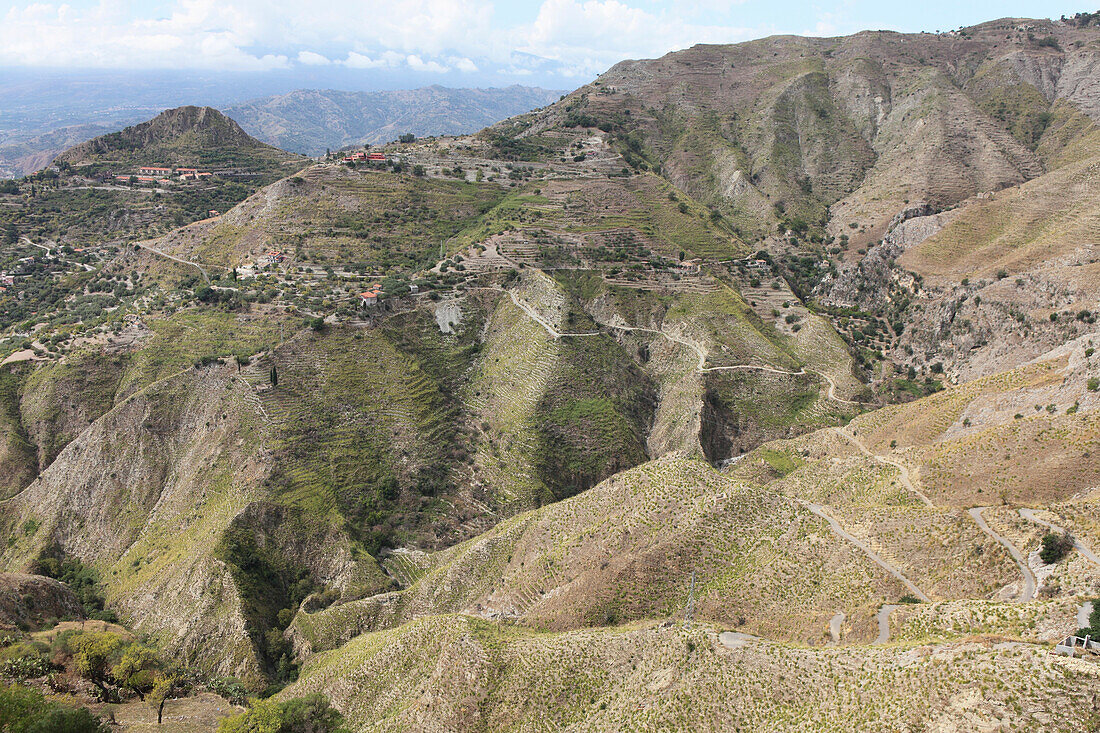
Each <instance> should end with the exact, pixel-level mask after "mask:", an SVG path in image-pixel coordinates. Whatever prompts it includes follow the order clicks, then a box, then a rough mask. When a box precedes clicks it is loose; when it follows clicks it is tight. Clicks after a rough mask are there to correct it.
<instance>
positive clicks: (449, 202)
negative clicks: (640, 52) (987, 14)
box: [0, 15, 1100, 731]
mask: <svg viewBox="0 0 1100 733" xmlns="http://www.w3.org/2000/svg"><path fill="white" fill-rule="evenodd" d="M1095 20H1096V19H1095V18H1094V17H1093V16H1091V15H1087V16H1077V17H1075V18H1071V19H1065V20H1059V21H1050V20H1030V19H1001V20H996V21H992V22H989V23H984V24H981V25H978V26H974V27H969V28H962V29H960V30H958V31H953V32H950V33H942V34H901V33H893V32H864V33H859V34H855V35H853V36H847V37H841V38H801V37H793V36H780V37H771V38H766V39H761V40H758V41H752V42H748V43H742V44H735V45H699V46H694V47H692V48H690V49H687V50H683V51H677V52H674V53H670V54H668V55H666V56H664V57H661V58H659V59H649V60H631V61H623V62H621V63H619V64H617V65H615V66H614V67H613V68H611V69H610V70H608V71H607V72H606V73H604V74H602V75H600V77H599V78H598V79H596V80H594V81H593V82H592V83H590V84H586V85H584V86H582V87H580V88H579V89H576V90H574V91H572V92H570V93H568V94H565V95H564V96H562V97H561V98H560V99H557V96H558V95H556V93H548V92H542V91H537V92H531V91H530V90H512V91H511V92H509V93H508V94H505V95H502V96H504V97H509V98H510V99H511V100H512V101H515V102H516V103H517V104H518V105H519V106H522V107H525V108H534V109H533V111H526V112H523V113H521V114H516V115H513V116H511V117H509V118H507V119H504V120H503V121H499V122H492V123H491V124H489V125H488V126H487V127H485V128H484V129H482V130H480V131H478V132H473V133H470V134H460V135H450V136H447V135H441V134H438V133H433V132H432V130H433V129H440V130H441V129H443V128H432V127H431V125H435V124H442V122H441V120H442V119H448V118H452V117H453V118H454V119H457V118H459V117H461V118H463V119H471V118H472V116H476V115H479V114H483V113H485V114H486V116H487V117H491V115H489V114H488V113H487V112H486V110H487V109H489V108H490V102H489V101H488V100H487V99H478V101H477V102H476V103H471V102H469V100H468V99H467V100H466V101H465V102H460V101H455V99H454V98H453V97H451V96H450V95H449V93H447V92H445V91H444V90H439V89H429V90H420V91H419V92H418V93H417V95H414V101H413V102H411V104H412V106H411V107H410V108H409V109H416V108H423V107H425V106H432V107H436V108H438V111H433V113H432V115H430V116H429V118H428V119H425V120H423V121H421V122H417V123H415V124H414V122H413V119H414V118H413V117H412V116H408V117H406V116H401V117H399V118H396V119H400V120H402V121H399V122H392V123H387V124H389V126H388V127H386V125H383V124H382V122H381V119H380V118H379V119H377V120H376V119H375V118H374V117H372V116H371V115H368V114H365V113H364V112H363V111H362V110H363V109H364V106H363V104H362V97H358V96H350V95H342V94H336V93H327V92H326V93H318V92H303V93H294V94H291V95H287V96H285V97H277V98H274V99H271V100H267V101H262V102H257V103H250V104H248V105H243V106H241V107H237V108H233V109H231V110H230V111H229V113H228V115H223V114H222V113H220V112H218V111H216V110H213V109H210V108H197V107H191V108H180V109H177V110H169V111H167V112H165V113H163V114H162V115H160V116H158V117H156V118H155V119H154V120H152V121H150V122H147V123H143V124H141V125H136V126H134V127H132V128H126V129H125V130H123V131H121V132H119V133H114V134H111V135H107V136H104V137H100V138H97V139H95V140H92V141H90V142H87V143H84V144H81V145H78V146H75V147H74V148H72V149H70V150H69V151H68V152H65V153H63V154H61V155H60V156H59V157H58V158H57V163H58V165H57V166H56V167H57V168H58V169H59V170H58V172H57V173H52V172H50V173H47V172H43V173H41V174H38V175H36V176H33V177H30V178H28V179H25V180H23V181H21V182H19V183H16V184H13V185H12V186H9V187H7V188H5V189H4V191H3V192H2V193H0V203H2V204H4V207H3V208H0V217H3V218H2V219H0V225H2V227H3V228H4V230H5V231H7V232H10V234H9V236H8V243H7V244H6V245H5V248H4V249H3V250H0V254H2V257H0V269H3V271H4V273H5V275H8V274H10V275H11V282H10V284H9V285H7V286H5V287H6V288H7V289H6V290H5V291H4V292H3V293H0V328H2V329H3V330H2V331H0V334H2V336H3V338H2V339H0V355H2V356H3V357H4V360H3V364H2V365H0V479H3V480H2V482H0V487H2V495H3V496H4V497H5V498H4V499H3V500H2V502H0V506H2V507H3V510H4V511H3V512H0V538H6V541H4V542H0V569H2V570H4V571H7V572H6V573H4V574H0V591H5V592H6V595H2V594H0V597H2V598H10V599H11V601H10V602H8V603H7V605H0V614H3V615H0V621H2V622H4V623H6V624H7V625H8V626H9V627H10V628H11V629H13V631H12V634H13V636H12V637H11V639H7V640H6V641H4V644H6V646H0V655H6V656H4V657H3V659H9V658H10V659H15V658H18V659H23V656H18V655H25V656H27V657H34V655H35V654H39V655H40V656H42V655H44V656H42V658H43V659H44V661H43V662H42V664H46V663H47V662H49V658H48V654H47V652H43V651H41V650H39V651H38V652H35V651H34V648H33V641H34V640H35V639H36V638H38V639H41V638H42V637H41V636H39V637H34V636H32V634H44V633H49V630H50V629H54V631H59V630H60V629H61V628H62V627H61V626H56V625H55V624H56V623H57V622H58V621H61V622H63V621H64V619H66V618H72V617H79V616H85V617H100V618H105V617H109V618H110V619H113V620H114V621H117V622H118V623H119V627H118V629H116V630H114V631H112V632H110V633H115V634H117V635H119V638H123V637H125V635H127V634H129V635H131V636H132V637H133V638H137V637H138V636H140V638H142V639H144V640H147V642H148V643H149V644H150V645H151V648H155V649H156V650H157V653H159V654H161V655H163V656H164V657H166V658H170V659H172V660H175V662H176V663H177V664H179V665H182V666H185V667H186V668H187V670H188V672H187V674H189V675H191V677H189V679H194V680H197V682H196V683H195V685H196V686H197V687H201V688H203V690H204V691H203V692H202V694H199V693H194V692H192V693H187V694H185V693H184V692H180V697H181V701H178V702H179V704H180V705H185V704H186V705H190V706H192V707H190V708H187V709H188V710H201V711H202V714H210V715H212V716H213V715H215V708H217V710H219V711H220V710H222V708H220V707H217V706H219V705H222V704H223V703H222V702H219V701H221V700H222V698H221V697H212V696H214V695H215V693H216V694H217V695H222V694H223V693H225V691H226V689H228V688H227V687H226V684H225V678H228V677H231V678H233V679H234V680H235V681H236V682H234V684H239V685H240V686H241V687H240V689H247V690H248V691H249V692H251V694H254V695H257V694H260V695H265V696H268V697H269V699H268V700H267V701H266V702H254V703H252V707H251V708H250V709H244V708H241V709H239V710H237V711H235V712H237V713H239V715H240V716H242V717H240V718H238V719H237V723H233V724H234V725H238V724H239V725H241V726H244V725H246V724H254V725H258V724H259V720H260V715H261V713H262V711H265V710H266V711H268V713H265V714H274V713H271V710H273V709H274V708H270V707H265V706H278V705H286V706H294V705H303V704H305V703H303V702H302V701H306V700H316V699H317V698H312V697H310V696H311V695H314V694H318V693H319V694H322V695H324V699H325V700H327V701H328V702H330V703H331V705H332V706H333V708H334V709H335V710H337V711H339V713H340V715H341V716H342V717H343V719H344V724H345V725H346V726H347V727H348V728H349V729H351V730H357V731H360V730H361V731H368V730H446V731H467V730H470V731H472V730H493V731H497V730H500V731H504V730H536V729H538V730H543V729H546V730H853V729H857V730H904V731H919V730H935V731H954V730H999V729H1036V730H1038V729H1042V730H1059V731H1062V730H1065V731H1077V730H1093V729H1095V728H1096V726H1097V725H1098V724H1100V718H1098V717H1097V712H1096V709H1095V706H1094V705H1093V704H1092V700H1093V696H1094V694H1095V689H1096V683H1097V679H1098V677H1100V666H1098V665H1097V660H1096V658H1095V654H1094V653H1093V652H1092V651H1090V648H1089V647H1088V644H1087V642H1085V641H1084V637H1086V636H1088V637H1090V638H1091V637H1093V636H1095V635H1096V634H1097V633H1098V632H1100V608H1098V607H1097V605H1096V604H1095V601H1096V599H1097V597H1098V595H1100V558H1098V556H1097V554H1096V551H1097V550H1098V549H1100V445H1098V441H1100V356H1098V355H1097V354H1096V348H1097V342H1100V332H1098V330H1097V326H1096V320H1097V318H1096V316H1097V312H1098V311H1100V297H1098V293H1100V252H1098V251H1097V246H1096V244H1095V243H1094V239H1095V237H1094V234H1093V232H1094V230H1095V223H1096V211H1097V207H1098V205H1100V202H1098V201H1096V198H1097V195H1098V194H1097V187H1096V185H1095V179H1096V174H1097V171H1098V170H1100V127H1098V125H1100V101H1098V100H1100V86H1098V83H1100V75H1098V73H1097V69H1098V68H1100V28H1098V27H1097V26H1096V24H1095ZM504 91H508V90H504ZM539 95H542V96H539ZM547 95H552V96H553V97H554V99H549V98H548V97H547ZM539 99H542V100H543V101H542V102H541V103H539ZM518 100H522V103H520V101H518ZM555 100H556V101H555ZM500 102H501V99H499V98H498V99H496V101H495V102H493V104H497V103H500ZM405 103H406V101H405V100H403V101H402V102H401V104H402V105H404V104H405ZM493 109H498V108H496V107H493ZM405 114H406V113H405V112H401V115H405ZM409 114H411V112H410V113H409ZM467 115H469V116H470V117H467ZM237 118H240V119H239V120H238V121H239V122H241V124H240V126H238V125H237V123H236V122H234V121H233V120H234V119H237ZM285 120H295V122H294V123H293V127H295V129H299V130H306V129H308V130H312V132H309V133H299V134H298V136H296V137H295V136H292V134H291V133H290V132H289V131H288V130H289V128H290V127H291V125H289V124H288V123H286V122H285ZM416 124H422V125H424V127H417V126H416ZM253 126H255V127H253ZM258 128H259V129H264V130H266V132H265V133H264V135H263V136H261V139H265V140H267V139H281V140H282V141H283V144H284V145H286V146H288V147H299V148H300V149H302V150H306V149H309V150H312V151H314V152H316V151H317V150H318V149H319V148H320V146H322V145H323V146H324V147H331V146H341V145H345V144H347V145H358V144H360V143H363V142H364V141H366V142H370V139H369V135H372V134H375V135H377V137H376V138H374V141H375V143H379V144H375V143H372V148H371V152H372V153H375V155H374V157H373V158H371V157H368V156H366V155H359V156H357V157H356V156H352V155H335V156H328V155H326V156H324V157H323V159H321V160H318V161H306V160H304V159H302V158H301V157H300V156H296V155H292V154H290V153H283V152H281V151H279V150H277V149H276V148H273V147H270V146H269V145H267V144H265V143H261V142H258V141H257V140H256V139H254V138H253V137H252V136H251V135H249V134H248V132H246V131H254V130H255V129H258ZM368 128H369V129H371V130H378V129H381V128H385V130H386V132H378V133H373V132H368V131H367V130H368ZM418 130H422V131H423V132H418ZM322 131H324V132H322ZM328 131H336V132H337V133H338V135H339V142H335V143H328V142H318V141H324V140H328V139H333V140H336V139H337V138H336V137H333V138H325V137H323V136H324V135H328V134H329V132H328ZM405 131H409V132H412V133H413V134H414V135H415V136H416V137H417V138H421V136H429V135H434V136H431V137H423V139H414V140H409V139H407V138H406V139H405V140H404V141H393V138H394V137H396V135H394V134H391V133H397V132H405ZM279 136H283V137H281V138H280V137H279ZM387 140H390V141H391V142H388V143H387V142H386V141H387ZM307 146H316V147H313V148H308V147H307ZM242 156H248V157H247V158H243V157H242ZM229 159H234V160H238V161H242V160H243V161H244V162H241V163H239V164H235V165H234V166H233V167H234V168H241V169H248V168H256V169H257V170H260V169H262V170H263V172H264V174H265V175H267V176H270V178H264V179H263V180H259V181H257V182H256V184H255V185H253V186H248V187H247V190H244V189H243V188H242V189H241V190H240V191H238V193H239V194H240V197H239V201H237V202H235V204H234V205H232V206H231V207H230V206H226V207H224V208H222V209H218V210H215V211H209V212H207V211H205V210H206V209H209V208H212V207H210V206H206V205H203V206H202V207H201V208H202V211H201V212H199V213H201V216H193V217H188V221H186V222H179V221H176V220H172V221H170V222H169V221H166V220H165V219H164V218H163V214H164V212H163V211H161V210H160V209H159V208H158V207H162V206H167V205H168V203H166V202H165V198H166V197H167V198H168V202H172V201H176V202H186V201H191V197H193V196H195V195H196V191H198V190H199V189H198V188H197V186H198V183H197V182H195V186H196V187H195V188H188V187H189V186H192V182H186V181H184V182H179V184H178V186H177V185H176V184H175V183H173V184H172V185H171V186H168V185H167V184H166V186H165V188H164V191H163V192H161V191H156V190H155V189H154V188H152V186H153V185H154V184H148V186H146V188H144V189H143V188H142V187H141V186H140V185H137V184H131V185H129V186H118V185H116V186H115V187H116V188H120V189H124V190H121V191H113V190H112V191H111V192H110V195H111V196H116V197H117V199H115V201H116V202H117V203H115V204H113V206H112V207H109V208H111V210H112V211H113V210H118V211H138V210H140V211H143V212H145V214H144V215H145V216H147V217H148V219H147V221H146V222H145V223H144V224H143V226H144V228H143V229H140V230H139V229H138V228H137V227H136V226H134V228H130V229H125V228H122V224H121V223H120V217H114V216H110V215H109V212H104V211H103V208H104V207H103V203H102V202H101V201H99V200H98V199H97V197H98V196H101V195H104V196H105V195H108V194H107V193H101V189H102V186H100V183H97V180H96V179H95V177H94V176H93V175H92V173H93V172H94V171H97V170H100V171H108V169H111V172H113V167H116V166H120V165H127V166H130V167H133V166H135V165H141V164H151V162H153V161H164V162H167V163H170V164H172V165H175V166H180V165H187V164H191V163H193V162H196V161H201V162H202V163H203V164H211V163H212V162H213V161H223V160H229ZM212 185H213V184H212ZM218 185H222V186H225V185H229V182H228V181H226V182H223V183H221V184H218ZM97 186H98V187H97ZM154 194H155V196H156V197H155V198H154ZM56 197H64V198H63V199H62V200H63V201H64V205H59V204H58V203H57V202H58V200H59V199H58V198H56ZM172 197H175V198H172ZM180 205H182V204H180ZM139 206H140V208H139ZM127 207H129V208H127ZM158 211H161V214H158V213H157V212H158ZM198 211H199V210H198V209H196V212H198ZM207 214H209V215H207ZM173 215H174V214H173ZM158 216H161V217H162V218H160V219H158V218H157V217H158ZM135 217H136V215H135ZM128 221H130V224H127V226H131V225H133V221H134V220H133V219H129V220H128ZM177 224H182V225H177ZM139 232H140V233H139ZM43 250H45V253H44V252H43ZM47 576H48V577H47ZM51 578H53V580H51ZM58 579H60V580H62V581H64V583H63V584H62V583H57V582H56V580H58ZM77 592H79V594H80V595H77ZM70 633H73V632H70ZM104 633H107V632H104ZM1078 636H1079V637H1080V640H1078V641H1075V639H1077V637H1078ZM126 638H130V637H126ZM5 639H6V637H5ZM119 643H120V644H121V643H122V642H119ZM1067 645H1068V646H1067ZM28 649H29V651H28ZM12 650H14V651H12ZM1056 650H1057V651H1059V652H1062V653H1055V651H1056ZM1067 651H1070V652H1072V653H1071V654H1068V655H1067V654H1065V652H1067ZM149 654H150V655H153V652H152V651H151V652H149ZM55 657H56V659H58V660H61V661H59V662H58V664H60V665H61V667H63V669H64V670H65V674H72V675H78V676H79V667H77V666H72V665H70V666H65V665H64V664H62V662H64V654H55ZM34 658H37V657H34ZM0 661H2V660H0ZM150 664H152V663H150ZM12 668H14V667H12ZM24 668H26V669H29V670H31V671H30V672H27V674H26V675H25V676H26V678H27V679H28V680H30V682H29V683H28V684H38V683H36V682H34V680H41V679H46V678H45V676H44V674H43V675H39V676H33V675H32V674H31V672H34V673H35V674H37V672H38V671H41V669H42V667H41V666H35V665H33V664H31V663H30V662H27V663H24V664H23V665H22V666H19V669H24ZM157 669H158V670H159V669H160V668H159V667H158V668H157ZM181 674H182V673H181ZM104 679H105V680H106V681H105V682H104V681H102V680H101V684H103V685H105V686H107V685H111V686H112V687H111V689H112V690H114V691H115V692H116V693H117V695H118V696H119V698H120V702H121V705H120V710H122V711H128V710H133V709H136V706H139V705H140V704H141V703H140V701H138V700H137V699H136V696H135V694H131V693H129V692H126V690H127V689H128V688H126V686H125V684H124V682H123V680H122V677H121V673H116V674H115V676H114V677H112V676H111V675H107V676H106V677H105V678H104ZM41 684H45V682H42V683H41ZM85 687H87V685H85ZM74 689H75V688H74ZM234 689H236V688H234ZM202 695H207V697H205V698H204V697H202ZM74 696H76V697H79V691H78V693H77V694H76V695H74ZM243 697H244V695H243V694H240V695H238V698H243ZM81 699H83V698H81ZM311 704H312V703H311ZM326 704H327V703H326ZM126 705H132V706H135V707H134V708H126ZM120 714H122V713H120ZM196 714H197V713H196ZM217 714H218V715H223V714H225V713H222V712H218V713H217ZM135 715H136V713H135ZM250 716H252V717H250ZM226 725H229V723H227V724H226ZM288 725H289V724H288ZM135 729H136V728H135ZM228 729H230V730H232V728H228ZM237 729H238V730H245V729H248V728H244V727H242V728H237Z"/></svg>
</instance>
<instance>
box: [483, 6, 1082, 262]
mask: <svg viewBox="0 0 1100 733" xmlns="http://www.w3.org/2000/svg"><path fill="white" fill-rule="evenodd" d="M1048 35H1049V36H1050V37H1052V38H1053V39H1055V40H1054V43H1055V44H1057V45H1056V46H1050V45H1040V44H1038V43H1037V41H1038V40H1039V39H1042V38H1044V37H1046V36H1048ZM1096 54H1097V34H1096V31H1095V29H1077V28H1073V27H1070V26H1067V25H1064V24H1060V23H1051V22H1050V21H1031V20H1004V21H995V22H992V23H986V24H983V25H981V26H976V27H974V28H969V29H964V30H963V31H961V32H956V33H948V34H938V35H932V34H920V35H904V34H897V33H888V32H866V33H859V34H856V35H853V36H848V37H844V38H828V39H810V38H797V37H787V36H784V37H773V38H767V39H762V40H759V41H752V42H749V43H743V44H738V45H733V46H704V45H700V46H695V47H693V48H691V49H688V50H685V51H679V52H675V53H672V54H669V55H667V56H664V57H662V58H660V59H654V60H645V61H624V62H621V63H619V64H617V65H616V66H614V67H613V68H612V69H611V70H609V71H608V72H606V73H605V74H603V75H601V77H600V78H599V79H598V80H597V81H595V82H593V83H592V84H590V85H586V86H585V87H582V88H580V89H578V90H577V91H575V92H573V93H572V94H570V95H567V97H566V98H565V99H564V100H563V101H561V102H559V103H556V104H554V105H551V106H550V107H548V108H546V109H545V110H542V111H540V112H538V113H534V114H532V115H529V116H527V117H525V118H522V121H523V122H525V123H530V127H529V128H527V129H526V131H525V132H524V133H523V134H524V135H527V136H532V137H535V136H541V137H540V139H543V140H549V139H552V136H550V135H548V134H547V133H548V132H549V131H553V130H555V129H559V128H561V127H562V126H563V125H565V124H567V123H571V122H573V121H575V120H576V119H577V116H578V115H588V116H589V118H592V119H596V120H598V121H614V122H616V123H617V124H621V125H623V126H624V127H625V128H626V129H634V130H639V131H641V132H642V134H643V137H644V140H645V145H646V149H647V150H646V153H647V155H648V156H649V157H650V158H651V160H652V161H653V162H654V163H658V164H660V165H661V166H662V172H663V174H664V175H665V176H666V177H668V178H669V179H670V180H671V181H673V182H674V183H676V184H677V185H679V186H681V187H682V188H683V189H684V190H685V191H687V192H689V193H691V194H692V195H694V196H696V197H697V198H700V199H701V200H703V201H705V202H707V203H720V204H723V205H724V206H725V207H726V211H727V213H728V214H730V215H731V217H732V218H733V220H734V221H735V222H737V223H738V225H739V226H741V227H743V228H744V229H745V231H747V232H756V233H758V234H759V233H764V232H767V231H774V229H773V225H774V222H775V219H774V218H773V217H774V216H775V212H774V211H773V207H774V206H775V205H776V204H778V203H779V202H783V204H784V205H785V208H786V212H785V214H784V215H785V216H791V215H792V213H793V214H796V215H798V216H801V217H802V218H804V219H806V220H808V221H810V222H811V223H812V222H815V221H817V220H818V219H819V218H830V219H831V221H832V224H831V225H830V231H831V232H832V233H833V234H840V233H848V234H853V241H854V242H855V243H857V244H862V243H863V242H864V241H865V240H866V241H870V240H872V239H874V238H878V237H881V235H882V233H883V230H884V227H885V226H886V224H887V223H888V222H889V221H890V219H891V218H892V217H893V216H894V214H896V213H897V212H898V211H899V210H900V209H901V208H902V207H903V206H904V205H905V202H906V201H917V200H919V201H928V202H931V203H934V204H936V205H939V206H946V205H950V204H953V203H956V202H958V201H961V200H964V199H966V198H968V197H970V196H972V195H974V194H976V193H979V192H982V191H988V190H994V189H997V188H1001V187H1003V186H1006V185H1013V184H1017V183H1020V182H1022V181H1024V180H1027V179H1028V178H1031V177H1034V176H1035V175H1038V174H1040V173H1041V172H1042V170H1043V168H1042V163H1041V161H1040V156H1038V155H1036V153H1035V149H1036V146H1037V145H1041V143H1040V138H1041V136H1042V134H1043V132H1044V128H1045V125H1046V123H1047V121H1048V120H1047V117H1046V115H1047V114H1048V113H1049V112H1050V111H1051V110H1052V109H1056V108H1057V107H1058V106H1059V105H1062V106H1067V105H1068V106H1071V107H1072V108H1073V109H1075V110H1078V111H1080V112H1082V113H1084V114H1085V115H1088V116H1092V117H1093V118H1094V119H1096V118H1098V117H1100V105H1098V104H1097V97H1098V96H1100V95H1098V94H1097V88H1096V85H1095V79H1094V77H1091V76H1090V70H1091V69H1093V67H1094V66H1095V64H1096ZM628 111H629V113H628ZM570 115H572V117H571V116H570ZM500 129H501V130H504V129H508V126H507V125H502V126H501V127H500ZM511 129H515V128H511ZM830 205H832V209H831V210H830V211H829V212H826V207H829V206H830ZM852 222H856V223H858V224H860V228H859V229H858V231H857V232H854V233H853V232H849V231H848V230H847V226H848V224H849V223H852Z"/></svg>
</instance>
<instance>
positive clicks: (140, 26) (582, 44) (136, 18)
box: [0, 0, 1083, 88]
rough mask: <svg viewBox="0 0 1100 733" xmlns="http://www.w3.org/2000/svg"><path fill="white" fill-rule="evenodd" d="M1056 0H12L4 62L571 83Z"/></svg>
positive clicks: (1019, 10)
mask: <svg viewBox="0 0 1100 733" xmlns="http://www.w3.org/2000/svg"><path fill="white" fill-rule="evenodd" d="M1081 9H1083V8H1080V7H1072V6H1070V5H1069V4H1068V3H1058V2H1012V1H1009V2H958V0H955V1H953V2H949V1H947V0H922V1H921V2H910V3H899V2H890V0H877V1H872V0H828V1H826V0H821V1H819V2H794V1H793V0H741V1H739V2H721V1H717V0H682V1H681V2H672V1H671V0H532V1H530V2H504V1H500V2H494V1H493V0H389V1H388V2H375V1H374V0H369V1H367V2H364V1H363V0H327V1H326V0H66V1H65V2H54V1H53V0H35V1H34V2H31V1H30V0H6V2H0V66H2V67H53V68H70V69H80V70H88V69H100V68H104V69H127V70H138V69H143V70H144V69H174V70H180V69H201V70H204V71H206V72H211V71H213V72H218V71H234V72H271V73H283V74H304V75H313V76H315V77H318V78H325V77H330V78H340V77H342V76H347V75H348V74H362V75H367V76H369V77H371V78H374V79H379V80H381V81H380V83H379V86H387V87H393V86H402V85H403V84H402V83H401V82H403V81H408V82H409V83H410V84H411V83H425V82H427V83H431V82H433V81H435V82H438V83H441V84H445V85H449V86H487V85H489V84H500V83H520V84H541V85H542V86H550V87H558V88H571V87H574V86H577V85H578V84H580V83H583V82H585V81H588V80H589V79H591V78H592V77H593V76H595V75H596V74H598V73H600V72H602V71H604V70H605V69H607V68H608V67H609V66H611V65H612V64H613V63H615V62H616V61H619V60H621V59H623V58H649V57H654V56H659V55H661V54H663V53H666V52H668V51H672V50H676V49H680V48H685V47H687V46H690V45H692V44H694V43H701V42H705V43H734V42H738V41H744V40H749V39H752V38H760V37H762V36H767V35H772V34H776V33H796V34H802V35H818V36H823V35H843V34H848V33H853V32H855V31H859V30H864V29H891V30H899V31H909V32H916V31H937V30H944V31H946V30H950V29H953V28H957V27H959V26H962V25H971V24H974V23H978V22H981V21H984V20H992V19H994V18H999V17H1004V16H1019V17H1053V18H1057V17H1058V16H1060V15H1062V14H1063V13H1064V14H1072V13H1073V12H1075V11H1077V10H1081Z"/></svg>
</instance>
